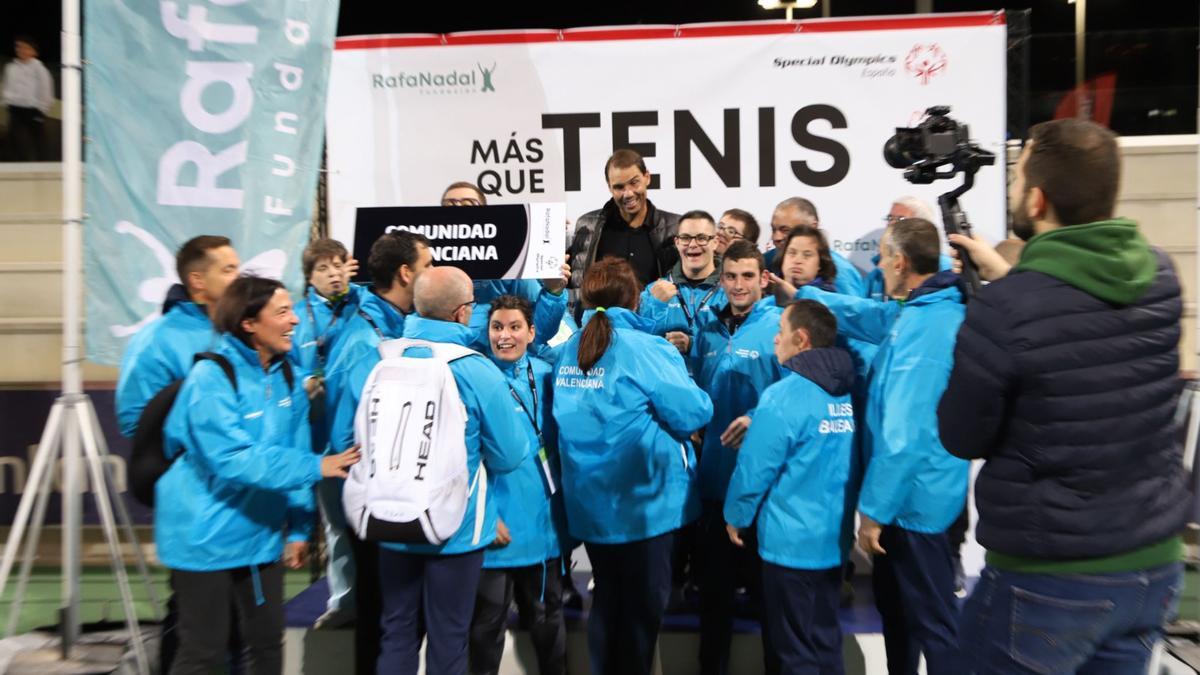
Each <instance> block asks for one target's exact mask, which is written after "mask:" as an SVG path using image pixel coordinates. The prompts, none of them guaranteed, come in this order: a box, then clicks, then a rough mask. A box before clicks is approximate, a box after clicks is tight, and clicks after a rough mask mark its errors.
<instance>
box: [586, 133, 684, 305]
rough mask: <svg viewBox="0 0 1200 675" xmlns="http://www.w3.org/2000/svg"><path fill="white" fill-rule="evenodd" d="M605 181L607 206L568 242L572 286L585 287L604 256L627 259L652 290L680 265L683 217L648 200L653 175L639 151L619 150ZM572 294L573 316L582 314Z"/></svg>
mask: <svg viewBox="0 0 1200 675" xmlns="http://www.w3.org/2000/svg"><path fill="white" fill-rule="evenodd" d="M604 179H605V182H606V183H607V185H608V191H609V193H610V194H611V195H612V199H610V200H609V201H608V202H607V203H605V205H604V207H603V208H600V209H597V210H595V211H589V212H588V213H585V214H583V215H582V216H580V217H579V219H578V220H576V221H575V230H574V232H573V233H572V235H571V237H570V241H568V242H567V253H568V254H569V255H570V260H571V266H572V270H571V284H570V285H571V288H572V289H578V288H579V287H580V286H581V285H582V284H583V277H584V275H585V274H587V271H588V268H589V267H591V265H592V263H593V262H594V261H596V260H600V259H601V258H608V257H616V258H621V259H623V260H627V261H628V262H629V264H630V265H631V266H632V267H633V271H634V274H636V275H637V277H638V281H640V282H641V283H642V285H644V286H648V285H650V284H652V283H654V281H655V280H656V279H658V278H660V277H662V276H665V275H666V274H667V272H668V271H669V270H670V269H671V268H672V267H673V266H674V265H675V262H676V261H677V260H678V259H679V253H678V251H677V250H676V248H675V246H674V237H675V233H676V231H677V230H678V229H679V216H678V215H676V214H674V213H668V212H666V211H660V210H658V209H657V208H655V206H654V204H652V203H651V202H650V199H649V198H648V197H647V194H646V193H647V191H648V190H649V189H650V179H651V176H650V172H649V171H648V170H647V169H646V162H645V161H644V160H642V156H641V155H639V154H638V153H637V152H634V151H633V150H629V149H621V150H617V151H616V152H614V153H613V154H612V156H611V157H609V158H608V161H606V162H605V163H604ZM575 296H576V293H575V292H572V297H571V304H572V312H571V313H572V316H574V317H575V319H576V320H579V318H580V317H581V316H582V315H583V307H582V306H580V304H579V302H578V299H577V297H575Z"/></svg>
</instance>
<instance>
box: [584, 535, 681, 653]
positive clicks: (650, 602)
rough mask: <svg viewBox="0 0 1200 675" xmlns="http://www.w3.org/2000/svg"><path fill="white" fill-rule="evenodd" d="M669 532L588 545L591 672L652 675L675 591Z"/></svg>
mask: <svg viewBox="0 0 1200 675" xmlns="http://www.w3.org/2000/svg"><path fill="white" fill-rule="evenodd" d="M673 541H674V534H673V533H671V532H668V533H666V534H661V535H659V536H657V537H651V538H650V539H642V540H640V541H632V542H628V543H625V544H592V543H585V544H584V547H586V548H587V554H588V558H589V559H591V561H592V578H593V579H594V580H595V582H596V588H595V590H594V591H593V593H592V611H591V613H590V614H589V615H588V652H589V653H590V656H591V664H592V675H649V673H650V672H651V669H652V668H653V667H654V648H655V646H656V645H657V643H658V631H659V629H660V628H662V617H663V612H664V611H666V608H667V600H668V599H669V598H670V595H671V546H672V542H673Z"/></svg>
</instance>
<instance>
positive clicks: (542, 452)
mask: <svg viewBox="0 0 1200 675" xmlns="http://www.w3.org/2000/svg"><path fill="white" fill-rule="evenodd" d="M528 365H529V368H528V370H526V371H525V374H526V375H528V376H529V392H530V393H531V394H533V411H532V412H531V411H530V410H529V408H527V407H526V406H525V401H522V400H521V396H520V394H518V393H517V390H516V389H513V386H512V385H511V384H510V385H508V391H509V393H510V394H512V397H513V398H515V399H517V403H518V404H520V406H521V410H524V411H525V416H526V417H528V418H529V423H530V424H532V425H533V432H534V433H535V434H537V440H538V451H537V459H538V462H539V463H541V465H542V473H543V474H544V475H545V476H546V485H547V486H549V488H550V494H554V493H555V492H557V491H558V488H557V487H555V485H554V478H553V476H552V475H551V473H550V460H549V458H548V457H547V456H546V441H545V439H543V438H542V429H541V427H539V426H538V423H537V414H536V413H537V410H538V398H537V382H535V381H534V379H533V364H532V363H530V364H528Z"/></svg>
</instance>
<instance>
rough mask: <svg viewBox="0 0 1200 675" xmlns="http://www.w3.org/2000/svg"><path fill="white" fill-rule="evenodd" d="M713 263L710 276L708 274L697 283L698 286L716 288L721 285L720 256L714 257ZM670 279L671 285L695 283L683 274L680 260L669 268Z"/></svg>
mask: <svg viewBox="0 0 1200 675" xmlns="http://www.w3.org/2000/svg"><path fill="white" fill-rule="evenodd" d="M713 262H714V266H713V271H712V274H710V275H708V276H707V277H705V278H704V279H702V280H701V281H700V282H699V285H701V286H716V285H718V284H720V283H721V256H714V257H713ZM670 277H671V283H673V284H675V285H679V284H693V283H697V282H695V281H694V280H692V279H689V278H688V276H687V275H686V274H684V273H683V261H682V260H679V261H677V262H676V263H675V266H674V267H672V268H671V271H670Z"/></svg>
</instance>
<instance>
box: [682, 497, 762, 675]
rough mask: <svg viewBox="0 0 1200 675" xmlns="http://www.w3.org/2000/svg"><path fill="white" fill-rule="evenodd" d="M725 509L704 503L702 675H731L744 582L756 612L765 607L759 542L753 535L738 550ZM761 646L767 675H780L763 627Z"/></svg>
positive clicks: (701, 573) (701, 601)
mask: <svg viewBox="0 0 1200 675" xmlns="http://www.w3.org/2000/svg"><path fill="white" fill-rule="evenodd" d="M721 507H722V505H721V504H719V503H716V502H705V504H704V518H703V519H702V520H701V528H700V531H701V550H702V553H701V555H700V558H701V560H702V561H703V562H702V563H701V564H700V672H701V673H702V674H703V675H726V673H728V672H729V646H730V642H731V641H732V639H733V619H734V610H735V604H734V601H735V599H736V597H737V588H738V585H739V582H741V581H743V580H744V582H745V584H746V590H747V592H748V593H749V595H750V599H751V602H752V603H753V605H754V607H755V608H761V607H762V598H763V588H762V558H760V557H759V556H758V540H757V538H756V537H755V536H754V533H753V532H752V531H751V532H749V533H748V536H746V537H744V538H743V540H744V542H745V544H746V546H745V547H744V548H739V547H737V546H734V544H733V542H731V541H729V534H728V532H727V531H726V530H725V515H724V513H723V511H722V508H721ZM760 619H761V617H760ZM760 623H761V621H760ZM762 641H763V672H765V673H767V675H775V674H776V673H778V672H779V659H778V657H777V655H776V654H775V650H774V648H773V646H772V644H771V636H770V634H769V633H768V632H767V631H766V629H765V625H764V629H763V631H762Z"/></svg>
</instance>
